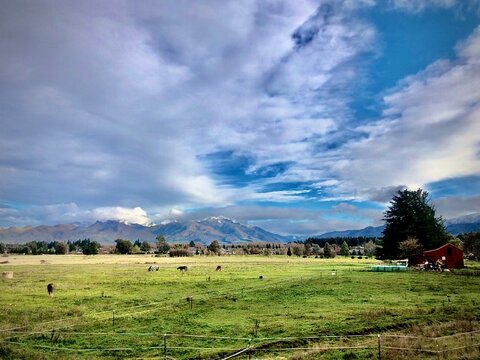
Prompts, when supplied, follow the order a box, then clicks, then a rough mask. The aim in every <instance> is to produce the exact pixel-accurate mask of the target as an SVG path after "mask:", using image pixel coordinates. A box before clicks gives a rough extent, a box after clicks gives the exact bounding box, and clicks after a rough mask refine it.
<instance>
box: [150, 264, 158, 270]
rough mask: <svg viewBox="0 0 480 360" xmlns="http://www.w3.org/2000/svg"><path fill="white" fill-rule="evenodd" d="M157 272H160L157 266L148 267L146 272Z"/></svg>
mask: <svg viewBox="0 0 480 360" xmlns="http://www.w3.org/2000/svg"><path fill="white" fill-rule="evenodd" d="M158 270H160V266H158V265H150V266H149V267H148V271H158Z"/></svg>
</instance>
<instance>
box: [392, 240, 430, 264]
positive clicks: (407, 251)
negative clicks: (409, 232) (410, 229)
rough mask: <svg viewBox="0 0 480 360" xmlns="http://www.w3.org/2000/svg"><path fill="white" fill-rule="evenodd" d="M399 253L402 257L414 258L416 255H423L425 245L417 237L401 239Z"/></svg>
mask: <svg viewBox="0 0 480 360" xmlns="http://www.w3.org/2000/svg"><path fill="white" fill-rule="evenodd" d="M398 250H399V255H400V256H401V257H402V258H408V259H411V258H414V257H416V256H419V255H422V253H423V250H424V249H423V247H422V245H421V244H420V242H419V241H418V239H416V238H408V239H407V240H405V241H401V242H400V243H399V244H398Z"/></svg>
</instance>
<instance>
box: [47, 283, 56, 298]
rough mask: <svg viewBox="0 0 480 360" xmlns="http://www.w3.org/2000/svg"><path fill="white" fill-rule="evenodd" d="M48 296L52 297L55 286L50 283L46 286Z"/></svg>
mask: <svg viewBox="0 0 480 360" xmlns="http://www.w3.org/2000/svg"><path fill="white" fill-rule="evenodd" d="M47 291H48V296H53V292H54V291H55V285H54V284H52V283H50V284H48V285H47Z"/></svg>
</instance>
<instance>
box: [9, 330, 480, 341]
mask: <svg viewBox="0 0 480 360" xmlns="http://www.w3.org/2000/svg"><path fill="white" fill-rule="evenodd" d="M52 331H55V332H56V333H61V334H66V335H118V336H122V335H132V336H137V335H142V336H158V335H161V334H165V335H167V336H170V337H185V338H201V339H224V340H249V339H251V340H252V341H265V340H276V341H281V340H285V341H287V340H316V339H341V338H354V339H355V338H370V337H374V338H376V337H377V336H378V334H352V335H348V334H347V335H316V336H289V337H254V338H249V337H238V336H223V335H222V336H221V335H200V334H181V333H164V332H160V331H159V332H114V331H108V332H81V331H62V330H59V329H57V330H55V329H53V330H43V331H16V332H15V334H29V335H35V334H46V333H51V332H52ZM477 333H480V330H473V331H469V332H463V333H458V334H453V335H446V336H437V337H435V336H423V335H418V336H415V335H403V334H381V336H382V338H386V337H390V338H410V339H423V340H442V339H447V338H451V337H457V336H466V335H472V334H477ZM2 340H5V339H2Z"/></svg>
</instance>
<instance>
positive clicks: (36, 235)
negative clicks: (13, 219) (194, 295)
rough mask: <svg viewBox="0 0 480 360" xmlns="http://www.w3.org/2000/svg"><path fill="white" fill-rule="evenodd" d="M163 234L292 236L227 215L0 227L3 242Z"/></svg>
mask: <svg viewBox="0 0 480 360" xmlns="http://www.w3.org/2000/svg"><path fill="white" fill-rule="evenodd" d="M158 235H163V236H165V238H166V239H167V240H168V241H171V242H190V241H192V240H193V241H194V242H197V243H203V244H209V243H210V242H212V241H213V240H218V241H219V242H220V243H240V242H256V241H262V242H287V241H291V240H292V238H290V237H286V236H282V235H278V234H274V233H271V232H269V231H266V230H264V229H262V228H260V227H258V226H250V225H243V224H241V223H239V222H237V221H235V220H232V219H228V218H226V217H222V216H217V217H209V218H205V219H202V220H189V221H164V222H162V223H161V224H159V225H155V226H143V225H139V224H129V223H125V222H122V221H114V220H109V221H103V222H102V221H97V222H95V223H93V224H91V225H88V226H85V225H80V224H67V225H55V226H47V225H41V226H37V227H31V226H27V227H10V228H6V229H2V228H0V241H1V242H4V243H24V242H28V241H67V240H77V239H85V238H89V239H92V240H96V241H99V242H101V243H112V242H113V241H115V239H128V240H132V241H134V240H137V239H140V240H147V241H154V240H155V237H156V236H158Z"/></svg>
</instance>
